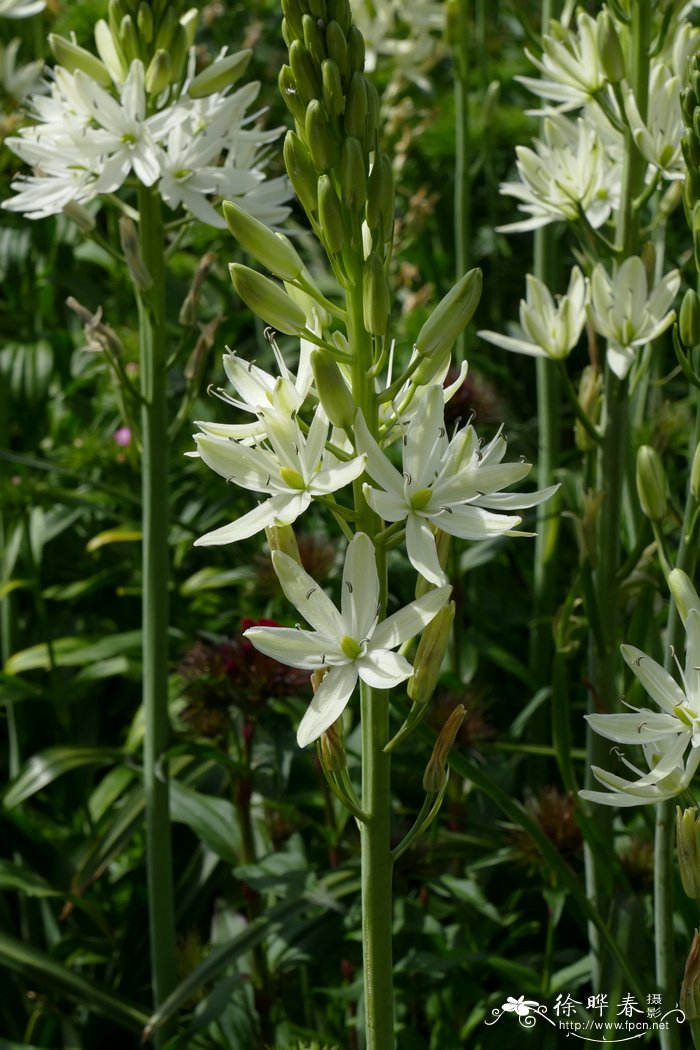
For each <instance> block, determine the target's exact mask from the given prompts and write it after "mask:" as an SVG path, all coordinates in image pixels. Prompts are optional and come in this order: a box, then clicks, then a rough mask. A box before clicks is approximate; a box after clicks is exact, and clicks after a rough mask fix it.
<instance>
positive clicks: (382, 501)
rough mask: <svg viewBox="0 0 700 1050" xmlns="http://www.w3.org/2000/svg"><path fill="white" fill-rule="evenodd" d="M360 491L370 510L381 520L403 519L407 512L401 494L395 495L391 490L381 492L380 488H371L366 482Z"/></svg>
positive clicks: (406, 506) (407, 509)
mask: <svg viewBox="0 0 700 1050" xmlns="http://www.w3.org/2000/svg"><path fill="white" fill-rule="evenodd" d="M362 491H363V493H364V496H365V499H366V500H367V502H368V504H369V505H370V507H371V508H372V510H373V511H375V513H377V514H378V515H379V517H380V518H381V519H382V520H383V521H403V519H404V518H405V517H406V515H407V514H408V513H409V508H408V505H407V503H406V500H405V499H404V497H403V495H401V496H397V495H395V494H394V493H393V492H382V490H381V489H373V488H372V486H371V485H368V484H367V483H365V484H364V485H363V486H362Z"/></svg>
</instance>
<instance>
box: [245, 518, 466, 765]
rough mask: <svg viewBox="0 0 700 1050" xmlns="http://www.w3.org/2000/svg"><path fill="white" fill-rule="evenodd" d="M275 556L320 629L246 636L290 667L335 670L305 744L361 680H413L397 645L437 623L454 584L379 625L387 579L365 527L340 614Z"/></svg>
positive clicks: (309, 719) (304, 734)
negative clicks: (382, 581) (381, 589)
mask: <svg viewBox="0 0 700 1050" xmlns="http://www.w3.org/2000/svg"><path fill="white" fill-rule="evenodd" d="M272 559H273V562H274V566H275V572H276V573H277V576H278V577H279V581H280V584H281V586H282V590H283V591H284V593H285V595H286V597H287V598H288V599H289V601H290V602H291V603H292V605H294V606H295V607H296V608H297V609H298V610H299V612H300V613H301V615H302V616H303V617H304V619H305V620H306V621H307V623H309V624H310V625H311V627H312V628H313V630H312V631H308V630H302V629H301V628H294V627H251V628H250V629H249V630H247V631H246V632H245V636H246V638H249V639H250V641H251V642H252V643H253V645H254V646H255V648H256V649H259V650H260V652H261V653H264V654H265V655H266V656H271V657H273V659H275V660H279V661H280V662H281V663H284V664H287V665H289V666H290V667H299V668H302V669H307V670H310V671H314V670H316V669H317V668H320V667H328V668H329V671H328V674H326V675H325V676H324V678H323V680H322V681H321V684H320V686H319V688H318V689H317V691H316V693H315V695H314V698H313V700H312V701H311V703H310V705H309V707H308V709H307V711H306V713H305V715H304V717H303V718H302V720H301V723H300V724H299V729H298V732H297V742H298V744H299V746H300V747H305V746H306V745H307V744H310V743H311V742H312V741H314V740H317V739H318V737H320V736H321V734H322V733H323V732H324V731H325V730H326V729H328V727H329V726H330V725H332V724H333V722H335V720H336V719H337V718H338V717H339V716H340V715H341V714H342V712H343V710H344V708H345V706H346V704H347V703H348V701H349V699H350V697H351V696H352V692H353V690H354V688H355V686H356V684H357V680H358V678H361V679H362V681H363V682H366V683H367V685H369V686H371V687H372V688H374V689H392V688H393V687H394V686H397V685H399V684H400V683H401V682H405V681H406V679H408V678H410V677H411V674H412V673H413V668H412V666H411V664H410V663H409V662H408V660H406V658H405V657H403V656H401V655H400V654H399V653H395V652H393V651H392V650H394V649H395V648H396V646H398V645H401V644H402V643H403V642H405V641H408V639H409V638H412V637H413V636H414V635H416V634H418V633H419V632H420V631H421V630H422V629H423V628H424V627H425V626H426V624H428V623H429V622H430V621H431V620H432V618H433V617H434V616H435V614H436V613H437V612H439V610H440V609H441V608H442V607H443V605H445V603H446V602H447V600H448V598H449V595H450V591H451V587H439V588H437V589H435V590H432V591H429V592H428V593H427V594H425V595H423V597H421V598H418V599H416V601H413V602H411V603H410V604H409V605H407V606H405V607H404V608H403V609H400V610H399V611H398V612H395V613H392V615H391V616H389V617H387V619H386V620H382V622H381V623H379V622H378V620H377V612H378V608H379V576H378V574H377V565H376V560H375V552H374V546H373V544H372V541H371V540H370V538H369V536H367V535H366V534H365V533H364V532H358V533H357V534H356V535H355V536H354V537H353V539H352V540H351V541H350V543H349V544H348V549H347V553H346V555H345V567H344V570H343V582H342V596H341V605H340V611H338V609H336V607H335V605H334V604H333V602H332V601H331V599H330V598H329V597H328V595H327V594H325V592H324V591H323V590H322V589H321V588H320V587H319V585H318V584H317V583H316V582H315V581H314V580H313V579H312V578H311V577H310V576H309V575H308V573H306V572H304V570H303V569H302V568H301V566H300V565H299V564H298V563H297V562H296V561H294V560H293V559H292V558H289V557H288V556H287V555H286V554H282V553H280V552H279V551H274V552H273V555H272Z"/></svg>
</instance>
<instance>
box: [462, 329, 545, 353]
mask: <svg viewBox="0 0 700 1050" xmlns="http://www.w3.org/2000/svg"><path fill="white" fill-rule="evenodd" d="M476 334H477V335H478V336H479V337H480V338H481V339H483V340H484V341H485V342H487V343H491V344H492V345H493V346H497V347H499V348H500V349H501V350H510V351H511V353H515V354H526V355H527V356H528V357H546V356H547V354H546V353H545V352H544V350H543V349H542V348H541V347H539V346H536V345H535V344H534V343H529V342H527V340H525V339H514V338H513V337H512V336H509V335H500V334H499V333H498V332H490V331H488V330H487V329H482V330H481V331H480V332H477V333H476Z"/></svg>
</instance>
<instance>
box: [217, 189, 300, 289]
mask: <svg viewBox="0 0 700 1050" xmlns="http://www.w3.org/2000/svg"><path fill="white" fill-rule="evenodd" d="M223 212H224V219H225V220H226V225H227V226H228V228H229V230H230V231H231V233H232V234H233V236H234V237H235V238H236V240H237V241H238V243H239V244H240V245H241V247H242V248H245V250H246V251H247V252H250V254H251V255H252V256H253V257H254V258H255V259H256V260H257V261H258V262H259V263H262V265H263V266H265V267H266V268H267V269H268V270H269V271H270V273H272V274H274V276H275V277H280V278H281V279H282V280H284V281H293V280H295V278H297V277H298V276H299V274H300V273H301V271H302V269H303V267H304V264H303V263H302V261H301V259H300V258H299V256H298V254H297V251H296V248H294V246H293V245H292V243H291V241H290V240H289V238H287V237H284V236H283V235H281V234H278V233H273V231H272V230H270V229H269V228H268V227H267V226H265V224H264V223H262V222H260V221H259V219H254V218H253V216H252V215H249V214H248V212H246V211H244V210H243V208H239V207H238V205H237V204H233V203H232V202H231V201H224V206H223Z"/></svg>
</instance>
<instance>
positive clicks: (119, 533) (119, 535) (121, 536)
mask: <svg viewBox="0 0 700 1050" xmlns="http://www.w3.org/2000/svg"><path fill="white" fill-rule="evenodd" d="M142 538H143V534H142V533H141V532H137V531H136V530H135V529H107V530H106V531H105V532H98V533H97V535H96V536H93V537H92V539H90V540H88V542H87V543H86V545H85V550H86V551H90V552H91V553H92V551H96V550H99V549H100V547H106V546H107V545H108V544H110V543H135V542H136V541H137V540H138V541H140V540H141V539H142Z"/></svg>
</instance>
